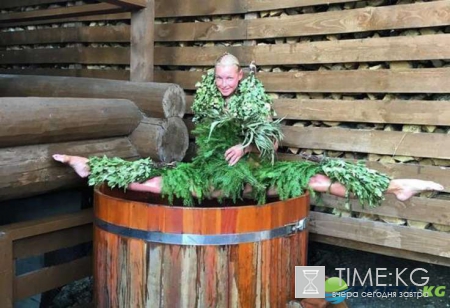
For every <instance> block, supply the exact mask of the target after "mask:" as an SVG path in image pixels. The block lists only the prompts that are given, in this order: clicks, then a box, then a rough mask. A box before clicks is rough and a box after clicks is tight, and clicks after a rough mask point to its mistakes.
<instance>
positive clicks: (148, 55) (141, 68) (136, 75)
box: [130, 0, 155, 82]
mask: <svg viewBox="0 0 450 308" xmlns="http://www.w3.org/2000/svg"><path fill="white" fill-rule="evenodd" d="M146 1H147V7H146V8H144V9H142V10H139V11H136V12H132V13H131V33H130V35H131V50H130V57H131V58H130V80H131V81H140V82H145V81H153V53H154V42H153V40H154V34H153V32H154V19H155V2H154V0H146Z"/></svg>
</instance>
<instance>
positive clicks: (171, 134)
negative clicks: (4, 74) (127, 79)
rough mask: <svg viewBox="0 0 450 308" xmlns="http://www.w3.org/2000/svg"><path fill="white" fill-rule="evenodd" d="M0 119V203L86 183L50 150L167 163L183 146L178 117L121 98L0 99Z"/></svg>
mask: <svg viewBox="0 0 450 308" xmlns="http://www.w3.org/2000/svg"><path fill="white" fill-rule="evenodd" d="M0 79H1V78H0ZM114 82H117V81H114ZM0 118H1V119H2V121H1V122H2V129H1V130H0V201H3V200H9V199H16V198H24V197H29V196H33V195H38V194H42V193H46V192H50V191H53V190H57V189H62V188H69V187H74V186H77V185H83V184H84V185H85V184H86V183H85V182H86V181H85V180H83V179H80V178H79V177H78V176H77V175H76V174H75V172H73V171H72V170H71V169H70V168H69V167H67V166H65V165H63V164H61V163H58V162H56V161H54V160H53V159H52V155H53V154H69V155H78V156H84V157H90V156H103V155H106V156H109V157H115V156H118V157H122V158H124V159H136V158H139V157H150V158H152V159H154V160H158V161H159V160H161V161H166V162H172V161H180V160H182V159H183V156H184V154H185V152H186V149H187V147H188V132H187V129H186V125H185V124H184V122H183V121H182V120H181V119H180V118H178V117H170V118H168V119H159V118H148V117H144V116H142V114H141V112H140V110H139V109H138V107H137V106H136V105H135V104H134V103H133V102H131V101H129V100H124V99H84V98H36V97H20V98H0Z"/></svg>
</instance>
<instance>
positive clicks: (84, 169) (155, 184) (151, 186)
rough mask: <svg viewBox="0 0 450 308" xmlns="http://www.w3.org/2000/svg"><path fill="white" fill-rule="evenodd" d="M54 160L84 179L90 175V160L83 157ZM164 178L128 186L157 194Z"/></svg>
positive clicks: (57, 158)
mask: <svg viewBox="0 0 450 308" xmlns="http://www.w3.org/2000/svg"><path fill="white" fill-rule="evenodd" d="M53 159H54V160H56V161H59V162H62V163H64V164H68V165H69V166H71V167H72V168H73V170H75V172H76V173H77V174H78V175H79V176H80V177H82V178H85V177H88V176H89V174H90V170H89V165H88V162H89V159H88V158H86V157H81V156H71V155H61V154H55V155H53ZM161 187H162V178H161V177H160V176H157V177H154V178H151V179H149V180H147V181H145V182H143V183H138V182H135V183H131V184H130V185H128V189H130V190H135V191H144V192H151V193H155V194H159V193H161Z"/></svg>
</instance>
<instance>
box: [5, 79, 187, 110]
mask: <svg viewBox="0 0 450 308" xmlns="http://www.w3.org/2000/svg"><path fill="white" fill-rule="evenodd" d="M0 95H2V96H10V97H18V96H38V97H49V96H50V97H84V98H125V99H129V100H131V101H133V102H134V103H135V104H136V105H137V106H138V107H139V109H141V110H142V112H144V113H145V114H146V115H147V116H149V117H155V118H164V117H165V118H169V117H180V118H181V117H183V115H184V112H185V108H186V96H185V94H184V91H183V89H182V88H181V87H180V86H178V85H176V84H171V83H156V82H131V81H120V80H109V79H99V78H81V77H52V76H24V75H22V76H21V75H0Z"/></svg>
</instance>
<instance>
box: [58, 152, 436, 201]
mask: <svg viewBox="0 0 450 308" xmlns="http://www.w3.org/2000/svg"><path fill="white" fill-rule="evenodd" d="M53 158H54V159H55V160H56V161H59V162H62V163H65V164H68V165H70V166H71V167H72V168H73V169H74V170H75V172H76V173H77V174H78V175H79V176H80V177H83V178H85V177H87V176H89V174H90V170H89V165H88V162H89V159H87V158H85V157H81V156H70V155H60V154H55V155H53ZM309 186H310V187H311V188H312V189H313V190H315V191H317V192H330V193H331V194H332V195H335V196H339V197H344V196H345V193H346V188H345V186H344V185H342V184H340V183H332V182H331V180H330V178H329V177H327V176H325V175H322V174H317V175H315V176H313V177H311V179H310V181H309ZM161 187H162V178H161V177H154V178H152V179H149V180H147V181H145V182H143V183H131V184H130V185H129V186H128V189H130V190H136V191H146V192H152V193H161ZM443 189H444V187H443V186H442V185H440V184H438V183H435V182H432V181H422V180H414V179H394V180H392V181H391V182H390V183H389V187H388V189H387V191H386V193H387V194H394V195H395V196H396V198H397V199H398V200H400V201H405V200H408V199H409V198H411V197H412V196H413V195H415V194H418V193H420V192H422V191H428V190H435V191H441V190H443ZM250 192H251V187H250V186H249V185H247V186H246V188H245V190H244V194H249V193H250ZM220 193H221V192H220V191H214V192H212V196H213V197H219V196H220ZM268 195H270V196H274V195H276V189H274V188H271V189H269V191H268Z"/></svg>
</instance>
